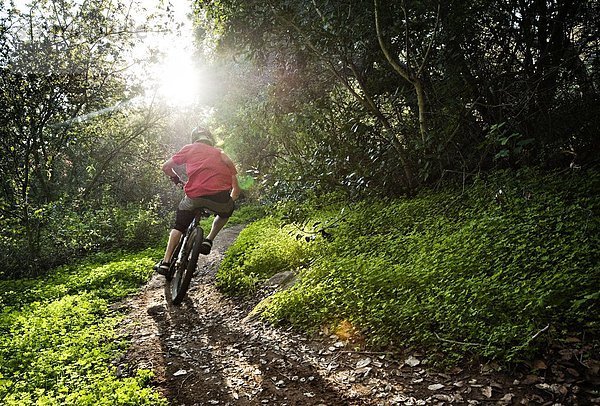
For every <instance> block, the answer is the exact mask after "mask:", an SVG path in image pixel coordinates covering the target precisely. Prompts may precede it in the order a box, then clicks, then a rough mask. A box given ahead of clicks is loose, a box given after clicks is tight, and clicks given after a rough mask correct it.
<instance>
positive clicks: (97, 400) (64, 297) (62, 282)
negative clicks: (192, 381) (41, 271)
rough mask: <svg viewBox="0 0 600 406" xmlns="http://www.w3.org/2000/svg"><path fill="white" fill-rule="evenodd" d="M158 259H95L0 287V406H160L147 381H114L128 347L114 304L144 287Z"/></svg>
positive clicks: (144, 373) (148, 254)
mask: <svg viewBox="0 0 600 406" xmlns="http://www.w3.org/2000/svg"><path fill="white" fill-rule="evenodd" d="M159 256H160V251H157V250H146V251H143V252H141V253H138V254H123V253H116V254H115V253H113V254H98V255H95V256H93V257H91V258H90V259H88V260H87V261H84V262H80V263H78V264H76V265H69V266H63V267H60V268H58V269H56V270H55V271H53V272H50V273H48V274H47V275H46V276H45V277H44V278H38V279H21V280H17V281H0V292H2V293H1V296H0V307H1V308H2V312H1V313H0V331H1V332H2V334H1V335H0V404H6V405H33V404H35V405H59V404H60V405H164V404H166V401H165V400H164V399H163V398H161V397H160V396H159V395H158V394H157V393H155V392H153V391H152V389H151V388H149V387H148V383H149V381H150V379H151V377H152V373H151V372H150V371H148V370H140V371H138V372H137V373H136V375H135V376H132V377H117V371H116V369H115V367H113V366H112V365H111V361H112V360H114V359H116V358H117V357H118V356H119V354H120V353H122V352H123V351H124V350H125V347H126V343H125V342H124V341H123V339H122V338H121V337H119V336H118V335H117V333H116V332H115V327H116V326H117V324H118V323H119V321H120V320H121V319H122V315H120V314H119V313H117V312H115V311H114V310H112V309H111V306H110V305H111V303H114V302H115V301H117V300H119V299H121V298H123V297H124V296H126V295H127V294H130V293H133V292H135V291H136V290H137V289H138V288H139V286H140V285H141V284H143V283H144V282H145V281H147V280H148V277H149V275H150V273H151V272H152V265H153V263H154V260H155V259H156V258H157V257H159Z"/></svg>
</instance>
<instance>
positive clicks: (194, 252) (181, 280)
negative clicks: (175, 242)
mask: <svg viewBox="0 0 600 406" xmlns="http://www.w3.org/2000/svg"><path fill="white" fill-rule="evenodd" d="M203 240H204V232H203V231H202V228H200V227H194V228H193V229H192V231H191V232H190V235H189V237H188V239H187V241H186V244H185V246H184V247H182V250H184V251H183V261H181V262H178V263H177V264H176V265H175V272H174V274H173V279H171V299H172V301H173V304H175V305H178V304H180V303H181V302H182V301H183V298H184V297H185V294H186V293H187V290H188V288H189V287H190V282H191V281H192V275H193V274H194V272H195V271H196V266H197V265H198V257H199V256H200V246H201V245H202V241H203Z"/></svg>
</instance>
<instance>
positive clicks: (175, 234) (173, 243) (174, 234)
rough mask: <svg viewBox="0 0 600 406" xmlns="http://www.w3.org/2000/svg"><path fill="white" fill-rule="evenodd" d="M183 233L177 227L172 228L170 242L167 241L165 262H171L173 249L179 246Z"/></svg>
mask: <svg viewBox="0 0 600 406" xmlns="http://www.w3.org/2000/svg"><path fill="white" fill-rule="evenodd" d="M182 235H183V233H182V232H181V231H179V230H177V229H176V228H174V229H172V230H171V233H170V234H169V242H168V243H167V249H166V250H165V256H164V258H163V262H166V263H169V262H170V260H171V256H173V251H175V248H177V244H179V240H180V239H181V236H182Z"/></svg>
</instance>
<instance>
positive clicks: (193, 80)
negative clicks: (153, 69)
mask: <svg viewBox="0 0 600 406" xmlns="http://www.w3.org/2000/svg"><path fill="white" fill-rule="evenodd" d="M157 74H158V77H157V79H158V93H159V95H160V97H161V98H163V99H164V100H165V102H166V103H167V104H170V105H174V106H188V105H191V104H193V103H194V102H196V101H197V99H198V97H199V86H200V82H201V73H200V71H199V70H198V69H197V66H196V64H195V63H194V61H193V60H192V58H191V56H190V53H189V51H186V50H185V49H179V48H174V49H172V50H169V51H168V52H167V54H166V56H165V59H164V62H163V63H162V64H161V66H160V67H159V68H158V72H157Z"/></svg>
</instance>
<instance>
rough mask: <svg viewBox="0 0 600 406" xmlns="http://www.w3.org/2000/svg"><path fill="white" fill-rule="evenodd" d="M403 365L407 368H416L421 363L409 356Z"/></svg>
mask: <svg viewBox="0 0 600 406" xmlns="http://www.w3.org/2000/svg"><path fill="white" fill-rule="evenodd" d="M404 363H405V364H406V365H408V366H411V367H416V366H417V365H419V364H420V363H421V361H420V360H419V359H417V358H415V357H413V356H412V355H411V356H410V357H408V358H407V359H406V361H404Z"/></svg>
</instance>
